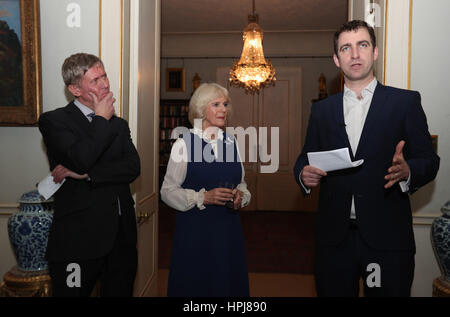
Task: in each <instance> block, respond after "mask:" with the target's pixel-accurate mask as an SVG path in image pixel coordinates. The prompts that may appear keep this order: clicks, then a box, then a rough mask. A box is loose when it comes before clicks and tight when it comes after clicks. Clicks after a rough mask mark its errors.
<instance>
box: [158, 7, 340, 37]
mask: <svg viewBox="0 0 450 317" xmlns="http://www.w3.org/2000/svg"><path fill="white" fill-rule="evenodd" d="M255 6H256V13H257V14H258V15H259V25H260V26H261V28H262V29H263V30H264V31H299V30H300V31H301V30H334V29H337V28H338V27H339V26H340V25H341V24H342V23H343V22H345V21H347V15H348V0H256V1H255ZM251 13H252V0H161V15H162V19H161V20H162V21H161V32H163V33H172V32H176V33H178V32H180V33H183V32H242V30H243V29H244V27H245V26H246V25H247V24H248V15H249V14H251Z"/></svg>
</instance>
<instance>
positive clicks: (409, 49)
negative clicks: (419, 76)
mask: <svg viewBox="0 0 450 317" xmlns="http://www.w3.org/2000/svg"><path fill="white" fill-rule="evenodd" d="M412 14H413V1H412V0H409V35H408V89H411V43H412Z"/></svg>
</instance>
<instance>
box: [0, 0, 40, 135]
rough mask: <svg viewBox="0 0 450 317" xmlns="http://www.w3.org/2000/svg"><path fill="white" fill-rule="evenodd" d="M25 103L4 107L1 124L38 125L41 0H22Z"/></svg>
mask: <svg viewBox="0 0 450 317" xmlns="http://www.w3.org/2000/svg"><path fill="white" fill-rule="evenodd" d="M20 26H21V35H22V40H21V48H22V76H23V78H22V93H23V104H22V105H16V106H11V107H7V106H2V107H0V126H36V125H37V122H38V119H39V116H40V114H41V113H42V84H41V82H42V74H41V69H42V68H41V31H40V5H39V0H20Z"/></svg>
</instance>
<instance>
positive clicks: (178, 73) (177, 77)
mask: <svg viewBox="0 0 450 317" xmlns="http://www.w3.org/2000/svg"><path fill="white" fill-rule="evenodd" d="M166 91H181V92H184V91H186V80H185V73H184V68H167V69H166Z"/></svg>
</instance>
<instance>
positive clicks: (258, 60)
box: [230, 0, 276, 95]
mask: <svg viewBox="0 0 450 317" xmlns="http://www.w3.org/2000/svg"><path fill="white" fill-rule="evenodd" d="M248 23H249V24H248V25H247V27H246V28H245V29H244V35H243V39H244V47H243V49H242V55H241V59H240V60H239V61H235V63H234V66H233V68H231V69H230V84H231V85H232V86H236V87H243V88H245V92H246V93H249V92H250V93H251V94H252V95H253V94H255V92H257V93H258V94H259V90H260V89H261V88H264V87H268V86H274V85H275V81H276V78H275V68H274V67H273V66H272V63H271V62H270V60H267V61H266V59H265V58H264V52H263V46H262V40H263V30H262V29H261V28H260V27H259V25H258V15H257V14H256V13H255V0H253V14H251V15H249V16H248Z"/></svg>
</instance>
